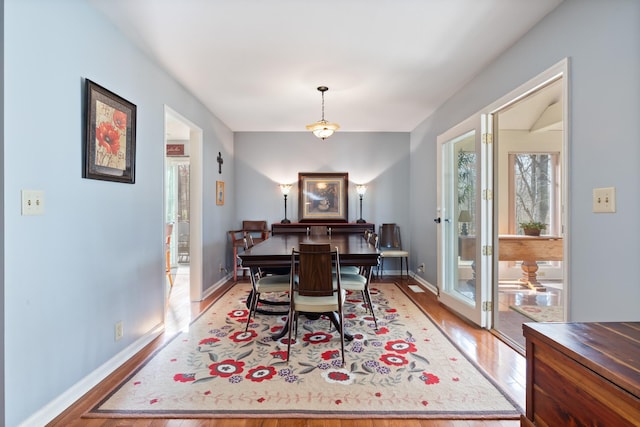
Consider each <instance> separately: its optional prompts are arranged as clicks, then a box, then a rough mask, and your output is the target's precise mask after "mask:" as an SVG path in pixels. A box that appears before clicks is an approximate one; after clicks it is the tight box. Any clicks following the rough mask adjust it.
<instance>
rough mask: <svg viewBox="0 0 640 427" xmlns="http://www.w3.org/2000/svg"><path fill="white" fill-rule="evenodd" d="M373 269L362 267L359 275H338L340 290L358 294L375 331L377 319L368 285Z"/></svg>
mask: <svg viewBox="0 0 640 427" xmlns="http://www.w3.org/2000/svg"><path fill="white" fill-rule="evenodd" d="M372 272H373V267H370V266H367V267H363V268H362V271H361V272H359V273H355V274H354V273H342V272H341V274H340V282H341V284H342V289H344V290H345V291H350V292H360V294H361V295H362V300H363V301H364V304H365V306H367V307H368V311H370V312H371V316H372V317H373V323H374V325H375V329H376V331H377V330H378V319H376V313H375V311H374V310H373V301H372V300H371V293H370V292H369V283H370V282H371V274H372Z"/></svg>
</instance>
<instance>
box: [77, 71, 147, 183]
mask: <svg viewBox="0 0 640 427" xmlns="http://www.w3.org/2000/svg"><path fill="white" fill-rule="evenodd" d="M84 113H85V129H84V133H85V138H84V146H83V152H82V155H83V162H84V168H83V171H82V177H83V178H89V179H100V180H104V181H116V182H124V183H127V184H133V183H134V182H135V166H136V106H135V105H134V104H132V103H131V102H129V101H127V100H126V99H124V98H121V97H120V96H118V95H116V94H115V93H113V92H110V91H109V90H107V89H105V88H103V87H102V86H100V85H98V84H96V83H94V82H92V81H91V80H89V79H86V82H85V111H84Z"/></svg>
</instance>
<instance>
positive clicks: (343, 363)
mask: <svg viewBox="0 0 640 427" xmlns="http://www.w3.org/2000/svg"><path fill="white" fill-rule="evenodd" d="M338 316H340V320H339V322H340V331H339V332H340V354H341V355H342V367H344V365H345V360H344V316H343V315H342V309H340V310H339V313H338Z"/></svg>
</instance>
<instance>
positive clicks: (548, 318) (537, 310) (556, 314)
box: [509, 305, 563, 322]
mask: <svg viewBox="0 0 640 427" xmlns="http://www.w3.org/2000/svg"><path fill="white" fill-rule="evenodd" d="M509 308H511V309H512V310H514V311H517V312H518V313H520V314H522V315H523V316H526V317H528V318H529V319H531V320H535V321H536V322H562V319H563V308H562V306H560V305H549V306H542V305H511V306H509Z"/></svg>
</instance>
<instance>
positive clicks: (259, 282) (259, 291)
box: [244, 270, 291, 332]
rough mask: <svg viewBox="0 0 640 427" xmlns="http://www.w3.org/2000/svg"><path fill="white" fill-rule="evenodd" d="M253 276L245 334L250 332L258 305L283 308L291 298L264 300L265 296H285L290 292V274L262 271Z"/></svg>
mask: <svg viewBox="0 0 640 427" xmlns="http://www.w3.org/2000/svg"><path fill="white" fill-rule="evenodd" d="M250 276H251V292H250V293H249V297H248V298H247V305H248V307H249V316H248V317H247V325H246V327H245V328H244V330H245V332H246V331H248V330H249V325H250V324H251V319H252V318H253V317H254V316H255V315H256V311H257V309H258V304H261V303H266V304H269V305H275V306H278V305H280V306H282V305H288V304H289V298H287V299H286V300H282V301H281V300H278V301H276V300H268V301H265V300H264V299H262V298H261V297H262V295H264V294H268V293H271V294H283V293H285V292H289V289H290V287H291V280H290V277H289V276H290V275H289V274H269V275H266V274H264V273H263V272H262V271H261V270H258V271H256V272H252V273H251V274H250Z"/></svg>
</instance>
